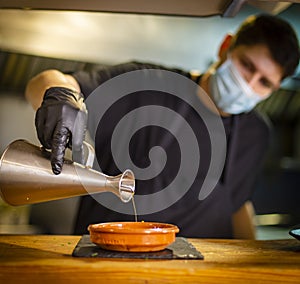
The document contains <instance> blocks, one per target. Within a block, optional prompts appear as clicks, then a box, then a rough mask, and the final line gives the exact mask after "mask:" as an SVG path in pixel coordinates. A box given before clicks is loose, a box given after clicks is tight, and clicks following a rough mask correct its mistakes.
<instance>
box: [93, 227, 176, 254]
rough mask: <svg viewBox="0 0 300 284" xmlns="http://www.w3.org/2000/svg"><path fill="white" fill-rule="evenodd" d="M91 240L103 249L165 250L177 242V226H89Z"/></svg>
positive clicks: (129, 250) (130, 250)
mask: <svg viewBox="0 0 300 284" xmlns="http://www.w3.org/2000/svg"><path fill="white" fill-rule="evenodd" d="M88 230H89V232H90V238H91V241H92V242H93V243H95V244H96V245H98V246H100V247H101V248H104V249H108V250H114V251H128V252H149V251H159V250H163V249H165V248H166V247H167V246H168V245H170V244H171V243H173V242H174V241H175V237H176V233H178V232H179V229H178V227H177V226H175V225H172V224H165V223H151V222H111V223H100V224H92V225H89V227H88Z"/></svg>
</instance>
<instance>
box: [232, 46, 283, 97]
mask: <svg viewBox="0 0 300 284" xmlns="http://www.w3.org/2000/svg"><path fill="white" fill-rule="evenodd" d="M229 54H230V56H231V59H232V61H233V63H234V64H235V66H236V67H237V68H238V70H239V71H240V74H241V75H242V76H243V77H244V78H245V80H246V81H247V82H248V84H249V86H250V87H251V88H252V89H253V90H254V91H255V92H256V93H257V94H258V95H260V96H262V98H267V97H268V96H269V95H270V94H271V93H272V92H273V91H275V90H276V89H278V88H279V86H280V83H281V79H282V75H283V70H282V68H281V66H280V65H279V64H278V63H276V62H275V61H274V60H273V59H272V57H271V54H270V51H269V49H268V48H267V47H266V46H265V45H253V46H246V45H241V46H237V47H235V48H234V49H233V50H231V51H230V52H229Z"/></svg>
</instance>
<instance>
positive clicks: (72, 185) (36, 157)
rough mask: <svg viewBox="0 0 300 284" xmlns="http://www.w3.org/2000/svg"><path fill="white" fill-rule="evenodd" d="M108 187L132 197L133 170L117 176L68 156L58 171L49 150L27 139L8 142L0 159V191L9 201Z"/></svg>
mask: <svg viewBox="0 0 300 284" xmlns="http://www.w3.org/2000/svg"><path fill="white" fill-rule="evenodd" d="M90 147H91V146H90ZM88 160H90V158H88ZM89 163H90V161H89ZM106 191H109V192H112V193H114V194H116V195H117V196H119V198H120V199H121V200H122V201H123V202H128V201H130V200H131V199H132V196H133V194H134V192H135V178H134V174H133V172H132V171H131V170H125V171H124V172H123V173H122V174H120V175H118V176H107V175H105V174H103V173H101V172H98V171H95V170H93V169H91V168H90V167H89V166H83V165H81V164H78V163H75V162H73V161H71V160H69V159H65V162H64V165H63V170H62V172H61V173H60V174H59V175H55V174H53V173H52V169H51V164H50V152H48V151H46V150H45V149H44V148H43V147H39V146H36V145H33V144H31V143H29V142H27V141H25V140H16V141H14V142H12V143H11V144H10V145H8V147H7V148H6V150H5V151H4V152H3V155H2V157H1V160H0V195H1V197H2V199H3V200H4V201H5V202H7V203H8V204H10V205H25V204H33V203H40V202H44V201H50V200H57V199H63V198H68V197H74V196H82V195H88V194H95V193H100V192H106Z"/></svg>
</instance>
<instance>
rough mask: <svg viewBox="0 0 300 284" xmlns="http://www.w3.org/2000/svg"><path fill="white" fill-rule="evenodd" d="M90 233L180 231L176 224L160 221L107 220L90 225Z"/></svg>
mask: <svg viewBox="0 0 300 284" xmlns="http://www.w3.org/2000/svg"><path fill="white" fill-rule="evenodd" d="M88 231H89V232H90V233H113V234H170V233H178V232H179V228H178V227H177V226H176V225H173V224H168V223H160V222H130V221H125V222H123V221H122V222H105V223H98V224H91V225H89V226H88Z"/></svg>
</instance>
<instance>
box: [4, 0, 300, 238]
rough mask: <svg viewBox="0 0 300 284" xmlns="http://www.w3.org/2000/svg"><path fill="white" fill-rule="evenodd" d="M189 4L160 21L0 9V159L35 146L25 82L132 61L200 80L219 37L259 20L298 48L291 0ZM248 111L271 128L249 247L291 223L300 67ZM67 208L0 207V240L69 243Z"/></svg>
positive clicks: (299, 142)
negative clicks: (34, 237)
mask: <svg viewBox="0 0 300 284" xmlns="http://www.w3.org/2000/svg"><path fill="white" fill-rule="evenodd" d="M198 1H199V2H201V3H203V5H204V4H205V5H204V6H205V9H204V8H203V9H199V10H197V7H193V6H192V8H191V10H189V9H187V10H186V8H185V7H183V8H182V10H181V9H180V8H179V9H177V10H176V9H175V10H174V11H173V10H172V13H171V15H165V13H163V12H161V11H156V10H155V9H154V8H149V9H150V10H151V9H154V12H153V11H152V10H151V11H152V13H147V9H146V11H140V10H138V11H137V13H135V10H134V12H133V13H132V12H130V13H123V12H124V11H125V12H127V10H126V9H125V8H126V7H125V8H124V7H123V8H122V9H123V10H122V11H121V12H122V13H119V11H118V10H117V11H115V10H108V11H113V13H112V12H107V11H106V9H103V10H102V11H104V12H95V11H91V10H93V9H92V8H91V7H89V6H88V4H89V3H93V2H94V3H95V2H97V1H91V0H90V1H87V2H84V3H85V4H86V6H85V8H84V10H86V11H59V9H60V7H61V6H60V3H68V2H69V3H71V2H72V3H73V4H74V5H75V6H76V5H77V4H78V5H79V6H80V2H83V1H53V2H52V5H55V4H57V5H58V6H57V7H58V10H51V11H49V10H47V9H45V7H40V8H41V9H29V8H28V7H29V6H28V7H23V6H20V5H19V2H22V1H2V0H0V153H2V152H3V151H4V149H5V148H6V146H7V145H8V144H9V143H10V142H12V141H14V140H16V139H19V138H22V139H27V140H28V141H30V142H33V143H35V144H39V142H38V140H37V137H36V133H35V127H34V111H33V110H32V109H31V106H30V105H29V104H28V103H27V102H26V101H25V99H24V96H23V94H24V87H25V85H26V82H27V81H28V80H29V79H30V78H31V77H32V76H34V75H35V74H37V73H39V72H40V71H42V70H45V69H49V68H57V69H59V70H61V71H74V70H78V69H89V68H94V67H95V66H97V65H99V64H100V65H101V64H114V63H121V62H125V61H129V60H142V61H149V62H155V63H160V64H164V65H167V66H170V67H180V68H183V69H186V70H197V71H199V72H202V71H203V70H205V69H206V68H207V66H208V65H210V63H211V62H213V61H214V60H215V59H216V58H217V49H218V45H219V43H220V41H221V40H222V38H223V37H224V36H225V35H226V33H227V32H234V31H235V29H236V28H237V26H238V25H239V24H240V23H241V22H242V21H243V20H244V19H245V18H246V17H247V16H249V15H251V14H256V13H261V12H269V13H273V14H278V15H279V16H281V17H282V18H284V19H287V20H288V21H289V22H290V23H291V24H292V25H293V27H294V28H295V29H296V32H297V34H298V36H299V39H300V1H295V2H298V3H292V2H291V1H288V2H279V1H220V0H217V1H215V0H214V1H206V0H204V1H203V0H202V1H201V0H198ZM27 2H32V3H36V2H39V1H27ZM103 2H105V1H99V2H98V3H100V4H101V3H103ZM114 2H115V1H112V2H111V3H114ZM125 2H126V1H125ZM128 2H130V3H131V2H134V1H128ZM154 2H155V1H154ZM154 2H151V3H153V5H154V6H153V7H155V3H154ZM167 2H168V1H167ZM171 2H172V1H171ZM177 2H178V1H177ZM177 2H176V1H175V2H172V3H177ZM184 2H186V1H184ZM188 2H189V1H187V3H188ZM191 2H195V1H193V0H191ZM220 3H221V4H222V5H221V4H220ZM18 5H19V6H18ZM41 5H42V4H41ZM49 5H50V4H49ZM69 5H72V4H69ZM81 5H82V4H81ZM157 5H158V4H157ZM213 5H215V6H213ZM104 6H105V5H104ZM146 6H147V5H146ZM173 6H174V5H173ZM15 8H23V9H15ZM46 8H47V7H46ZM78 9H79V10H80V7H79V8H78ZM158 10H159V9H158ZM258 110H259V111H261V112H263V113H265V114H266V115H268V117H269V118H270V120H271V122H272V124H273V127H274V139H273V144H272V147H270V151H269V154H268V158H267V161H266V164H265V167H264V170H263V172H262V173H261V177H260V179H259V181H258V183H257V188H256V191H255V195H254V198H253V202H254V207H255V210H256V214H257V216H256V222H257V228H258V239H276V238H289V237H290V236H289V234H288V231H289V229H290V228H291V227H293V226H294V225H296V224H300V68H298V71H297V73H296V75H295V76H294V77H293V78H291V79H290V80H288V81H286V82H284V84H283V85H282V88H281V89H280V90H279V91H277V92H276V93H275V94H274V95H273V96H272V97H271V98H270V99H268V100H267V101H265V102H263V103H261V104H260V105H259V106H258ZM77 201H78V199H77V198H71V199H66V200H60V201H52V202H46V203H43V204H36V205H31V206H21V207H11V206H9V205H7V204H5V203H4V202H3V201H2V200H1V199H0V233H13V234H23V233H47V234H70V233H72V226H73V222H74V217H75V215H76V214H75V212H76V208H77V207H76V206H77Z"/></svg>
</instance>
